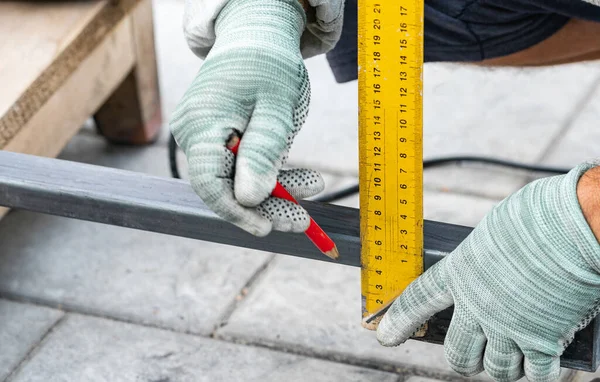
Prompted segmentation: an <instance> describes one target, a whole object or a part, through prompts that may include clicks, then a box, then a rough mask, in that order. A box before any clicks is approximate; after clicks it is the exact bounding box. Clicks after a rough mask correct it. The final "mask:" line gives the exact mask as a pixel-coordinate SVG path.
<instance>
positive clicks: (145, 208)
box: [0, 151, 600, 371]
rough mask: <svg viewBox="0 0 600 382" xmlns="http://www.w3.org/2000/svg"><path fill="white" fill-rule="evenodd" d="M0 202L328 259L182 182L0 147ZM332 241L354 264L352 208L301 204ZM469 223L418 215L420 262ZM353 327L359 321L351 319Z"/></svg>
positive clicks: (446, 317) (440, 319)
mask: <svg viewBox="0 0 600 382" xmlns="http://www.w3.org/2000/svg"><path fill="white" fill-rule="evenodd" d="M0 205H5V206H8V207H14V208H20V209H26V210H30V211H36V212H41V213H45V214H52V215H58V216H65V217H69V218H75V219H82V220H88V221H94V222H100V223H105V224H111V225H117V226H122V227H128V228H135V229H141V230H146V231H152V232H159V233H164V234H169V235H176V236H183V237H189V238H193V239H198V240H205V241H211V242H216V243H221V244H228V245H234V246H239V247H247V248H253V249H259V250H263V251H269V252H275V253H282V254H287V255H293V256H300V257H304V258H308V259H314V260H321V261H332V260H330V259H329V258H327V257H325V256H323V255H322V254H321V253H320V252H319V251H318V250H316V249H315V247H314V246H313V245H312V243H311V242H310V241H309V240H307V239H306V238H305V236H304V235H297V234H285V233H281V232H274V233H272V234H270V235H269V236H268V237H267V238H257V237H254V236H252V235H250V234H248V233H246V232H244V231H242V230H241V229H238V228H237V227H235V226H233V225H231V224H229V223H227V222H225V221H223V220H221V219H220V218H219V217H217V216H216V215H215V214H214V213H213V212H211V211H210V210H209V209H208V208H207V207H206V206H205V205H204V204H203V203H202V202H201V201H200V199H199V198H198V197H197V196H196V194H195V193H194V191H193V190H192V188H191V187H190V185H189V184H188V183H187V182H184V181H181V180H177V179H168V178H159V177H155V176H150V175H145V174H141V173H134V172H129V171H123V170H117V169H112V168H106V167H99V166H92V165H86V164H81V163H74V162H68V161H62V160H57V159H46V158H40V157H35V156H30V155H23V154H14V153H9V152H2V151H0ZM302 205H303V206H304V207H305V208H306V209H307V210H308V212H309V213H310V214H311V216H313V217H314V219H315V220H316V221H317V223H318V224H319V225H320V226H321V227H322V228H323V229H324V230H325V231H326V232H327V234H328V235H330V236H331V238H332V239H333V240H334V241H335V242H336V244H337V246H338V249H339V250H340V254H341V257H340V260H339V261H338V263H341V264H345V265H349V266H354V267H360V230H359V214H358V210H357V209H354V208H347V207H340V206H335V205H330V204H321V203H314V202H302ZM470 232H471V228H469V227H462V226H457V225H451V224H445V223H440V222H431V221H425V227H424V237H425V262H424V265H425V268H428V267H430V266H431V265H432V264H434V263H435V262H436V261H439V260H440V259H442V258H443V257H442V256H441V254H440V251H442V252H450V251H452V250H453V249H454V248H456V246H457V245H458V244H459V243H460V242H461V241H463V240H464V239H465V238H466V237H467V236H468V235H469V233H470ZM451 318H452V309H448V310H445V311H443V312H440V313H439V314H437V315H435V316H434V317H433V318H432V319H431V320H430V321H429V329H428V331H427V334H426V335H425V337H423V338H417V340H421V341H427V342H432V343H443V341H444V338H445V335H446V331H447V330H448V325H449V324H450V319H451ZM357 325H359V323H358V322H357ZM599 330H600V328H599V324H598V320H594V321H593V323H592V324H590V325H589V326H588V327H587V328H585V329H584V330H582V331H580V332H579V333H577V335H576V336H575V340H574V341H573V343H572V344H571V346H569V348H568V349H567V350H566V351H565V353H564V354H563V356H562V357H561V365H562V366H563V367H567V368H572V369H578V370H585V371H594V370H596V368H597V365H598V358H599V357H598V356H599V354H598V346H599V345H598V344H599V343H600V341H599Z"/></svg>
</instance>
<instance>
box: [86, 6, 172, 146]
mask: <svg viewBox="0 0 600 382" xmlns="http://www.w3.org/2000/svg"><path fill="white" fill-rule="evenodd" d="M129 17H130V20H131V25H132V28H131V33H132V37H133V42H134V45H135V57H136V61H135V65H134V67H133V69H132V71H131V72H130V73H129V74H128V75H127V77H125V79H124V80H123V82H122V83H121V85H119V87H118V88H117V89H116V90H115V92H114V93H113V94H112V95H111V96H110V97H109V98H108V100H107V101H106V102H105V103H104V105H102V106H101V107H100V109H99V110H98V112H97V113H96V115H95V116H94V117H95V120H96V125H97V127H98V130H99V131H100V133H101V134H102V135H104V136H105V137H106V138H107V139H108V140H109V141H111V142H114V143H125V144H147V143H152V142H153V141H154V140H156V138H157V136H158V133H159V132H160V128H161V125H162V115H161V107H160V93H159V89H158V75H157V67H156V53H155V49H154V27H153V24H152V0H142V1H140V3H139V4H138V5H137V6H136V7H135V8H134V9H133V10H132V12H131V14H130V16H129Z"/></svg>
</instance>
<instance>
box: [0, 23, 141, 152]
mask: <svg viewBox="0 0 600 382" xmlns="http://www.w3.org/2000/svg"><path fill="white" fill-rule="evenodd" d="M129 24H130V21H129V19H124V20H122V21H121V22H120V23H119V24H117V25H116V26H115V29H113V30H112V32H111V33H110V34H108V35H107V36H106V38H105V39H104V41H102V42H101V43H100V44H99V45H98V46H97V47H96V48H95V49H94V50H93V51H92V52H90V54H89V55H88V56H87V57H86V58H85V59H84V60H83V61H82V62H81V63H80V64H79V65H78V67H77V68H76V69H75V70H74V71H73V72H72V73H71V75H70V76H69V77H68V78H67V79H66V80H65V81H64V82H63V83H62V84H61V86H60V87H59V88H57V89H56V90H55V92H54V93H53V94H52V95H50V96H49V97H48V99H47V100H46V102H45V103H44V104H43V105H41V106H40V107H39V109H37V110H36V112H35V114H33V115H32V116H31V117H30V118H29V120H28V121H27V122H26V123H25V124H24V125H23V126H22V127H21V128H20V129H19V130H18V131H17V132H16V133H15V134H14V135H13V136H12V138H11V140H10V141H9V142H7V143H6V145H5V146H4V148H3V149H4V150H7V151H14V152H21V153H28V154H34V155H40V156H51V157H53V156H56V155H57V154H58V153H59V152H60V150H62V148H63V147H64V146H65V145H66V143H67V142H68V141H69V139H71V137H72V136H73V135H75V133H77V131H78V130H79V129H80V128H81V126H83V124H84V123H85V121H86V120H87V119H88V118H89V117H90V116H91V115H93V114H94V112H95V111H96V110H97V109H98V108H99V107H100V105H102V103H103V102H104V101H105V100H106V99H107V98H108V97H109V95H110V94H111V93H112V92H113V91H114V90H115V89H116V88H117V86H118V85H119V83H121V82H122V81H123V79H124V78H125V76H126V75H127V73H128V72H129V71H130V70H131V68H132V67H133V65H134V61H135V57H134V55H133V41H132V38H131V33H130V25H129Z"/></svg>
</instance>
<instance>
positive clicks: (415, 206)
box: [358, 0, 424, 329]
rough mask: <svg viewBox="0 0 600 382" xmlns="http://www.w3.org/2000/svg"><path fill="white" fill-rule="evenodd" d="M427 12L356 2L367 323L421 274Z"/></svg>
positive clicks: (412, 3) (406, 4)
mask: <svg viewBox="0 0 600 382" xmlns="http://www.w3.org/2000/svg"><path fill="white" fill-rule="evenodd" d="M423 13H424V12H423V0H383V1H382V0H379V1H375V0H359V16H358V17H359V31H358V32H359V35H358V41H359V139H360V214H361V241H362V253H361V262H362V301H363V318H364V317H367V316H370V315H372V314H374V313H375V312H377V311H378V310H380V309H381V308H382V307H384V306H385V305H386V304H388V303H389V302H390V301H392V300H393V299H394V298H396V297H397V296H398V295H399V294H400V293H401V292H402V291H403V290H404V289H405V288H406V287H407V286H408V284H410V283H411V282H412V281H413V280H414V279H415V278H417V277H418V276H419V275H420V274H421V273H422V272H423V207H422V205H423V186H422V178H423V162H422V161H423V154H422V135H423V133H422V125H423V122H422V119H423V112H422V111H423V107H422V89H423V86H422V65H423ZM365 326H366V327H367V328H369V329H375V328H376V326H377V322H374V323H372V324H370V325H365Z"/></svg>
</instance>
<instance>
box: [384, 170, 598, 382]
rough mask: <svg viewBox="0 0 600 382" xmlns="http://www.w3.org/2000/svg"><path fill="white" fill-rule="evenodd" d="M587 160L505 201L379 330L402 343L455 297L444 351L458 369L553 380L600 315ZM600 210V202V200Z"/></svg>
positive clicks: (501, 377)
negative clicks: (585, 189) (585, 194)
mask: <svg viewBox="0 0 600 382" xmlns="http://www.w3.org/2000/svg"><path fill="white" fill-rule="evenodd" d="M591 167H592V165H589V164H584V165H580V166H578V167H576V168H575V169H573V170H571V171H570V172H569V173H568V174H567V175H561V176H556V177H550V178H544V179H540V180H537V181H535V182H532V183H530V184H529V185H527V186H525V187H524V188H522V189H521V190H520V191H518V192H517V193H515V194H513V195H512V196H510V197H508V198H507V199H505V200H504V201H502V202H501V203H500V204H499V205H498V206H497V207H496V208H494V209H493V210H492V211H491V212H490V213H489V214H488V215H487V216H486V217H485V218H484V219H483V221H482V222H481V223H480V224H479V225H478V226H477V227H476V228H475V229H474V230H473V232H472V233H471V235H470V236H469V237H468V238H467V239H465V240H464V241H463V242H462V243H461V244H460V245H459V247H458V248H457V249H456V250H455V251H454V252H453V253H451V254H450V255H449V256H448V257H446V258H445V259H443V260H442V261H440V262H439V263H437V264H436V265H434V266H433V267H432V268H431V269H429V270H428V271H427V272H425V273H424V274H423V275H422V276H421V277H420V278H418V279H417V280H416V281H414V282H413V283H412V284H411V285H410V286H409V287H408V288H407V289H406V290H405V292H404V293H403V294H402V295H401V296H400V297H399V298H398V299H397V300H396V301H395V302H394V304H392V306H391V307H390V309H389V311H388V312H387V313H386V315H385V316H384V317H383V319H382V321H381V323H380V324H379V328H378V330H377V338H378V340H379V342H380V343H381V344H383V345H385V346H396V345H399V344H401V343H402V342H404V341H406V340H407V339H408V337H409V336H410V335H411V334H412V333H413V332H414V331H415V330H416V329H417V328H418V327H419V326H420V325H421V324H422V323H423V322H425V321H426V320H427V319H428V318H429V317H430V316H431V315H433V314H434V313H436V312H438V311H440V310H442V309H445V308H447V307H449V306H450V305H452V304H454V315H453V317H452V323H451V324H450V327H449V328H448V333H447V335H446V340H445V343H444V350H445V355H446V359H447V361H448V362H449V363H450V365H451V366H452V368H453V369H454V370H456V371H457V372H459V373H461V374H463V375H466V376H471V375H475V374H477V373H479V372H481V371H482V370H483V369H485V370H486V371H487V373H488V374H489V375H490V376H491V377H492V378H494V379H495V380H497V381H515V380H517V379H519V378H520V377H521V376H522V375H523V372H524V373H525V375H526V376H527V377H528V379H529V380H530V381H552V380H555V379H557V378H558V376H559V372H560V359H559V357H560V355H561V354H562V353H563V351H564V350H565V348H566V347H567V346H568V345H569V343H570V342H571V341H572V340H573V336H574V335H575V332H577V331H578V330H581V329H582V328H584V327H585V326H586V325H587V324H588V323H589V322H590V320H592V318H593V317H594V316H595V315H596V314H597V313H598V306H599V298H600V275H599V271H600V246H599V245H598V242H597V240H596V238H595V236H594V234H593V232H592V230H591V229H590V227H589V226H588V224H587V222H586V220H585V218H584V216H583V214H582V211H581V207H580V205H579V202H578V199H577V194H576V189H577V182H578V180H579V178H580V176H581V175H582V174H583V173H584V172H585V171H586V170H588V169H589V168H591ZM598 208H600V206H598Z"/></svg>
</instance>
